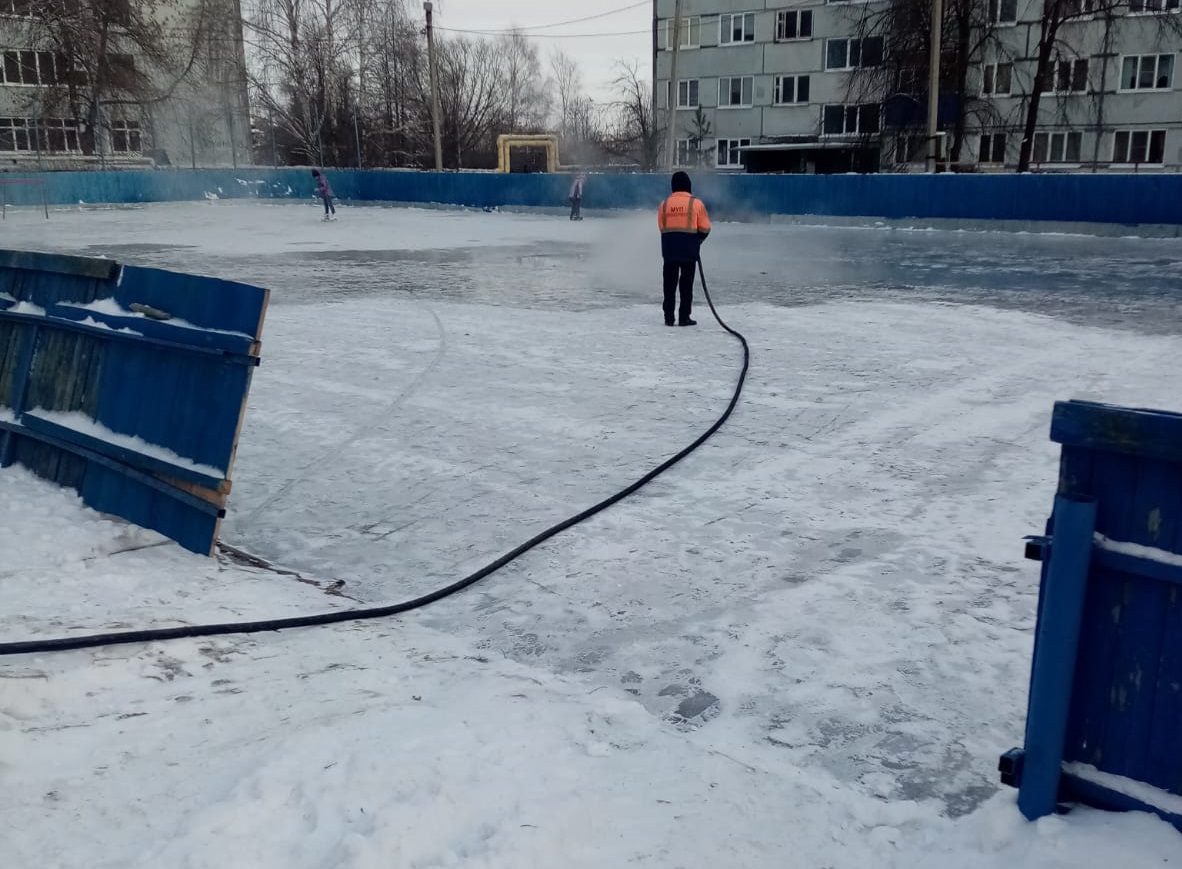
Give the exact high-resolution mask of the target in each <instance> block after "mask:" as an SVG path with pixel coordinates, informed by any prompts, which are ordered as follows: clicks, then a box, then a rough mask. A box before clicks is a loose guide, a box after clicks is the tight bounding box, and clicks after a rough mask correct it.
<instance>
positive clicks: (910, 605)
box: [0, 201, 1182, 869]
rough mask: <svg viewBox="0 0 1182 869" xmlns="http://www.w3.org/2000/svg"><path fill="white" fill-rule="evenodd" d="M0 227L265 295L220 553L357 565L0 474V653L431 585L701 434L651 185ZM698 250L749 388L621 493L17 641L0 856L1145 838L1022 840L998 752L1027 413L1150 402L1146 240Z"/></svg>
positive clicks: (1022, 695) (658, 855)
mask: <svg viewBox="0 0 1182 869" xmlns="http://www.w3.org/2000/svg"><path fill="white" fill-rule="evenodd" d="M3 231H4V233H5V234H6V235H7V239H6V241H5V246H8V247H13V248H22V249H42V250H56V251H65V252H71V253H82V254H87V255H102V256H108V257H111V258H115V259H118V260H120V261H123V262H128V263H135V264H141V265H150V266H159V267H164V268H175V269H180V270H185V271H193V272H199V273H203V274H211V275H217V276H219V277H225V278H232V279H236V280H243V281H247V282H250V283H255V284H258V285H261V286H267V287H269V288H270V289H271V290H272V299H271V308H270V311H269V313H268V317H267V323H266V326H265V329H264V347H263V365H262V366H261V367H260V368H259V369H258V371H257V373H256V375H255V380H254V385H253V388H252V392H251V399H250V404H249V408H248V412H247V419H246V424H245V426H244V429H243V432H242V438H241V443H240V447H239V451H238V459H237V465H236V467H235V470H234V475H233V476H234V492H233V496H232V499H231V507H230V515H229V516H228V518H227V521H226V523H225V524H224V526H223V538H224V539H226V540H227V541H229V542H231V543H234V544H236V545H238V546H240V547H242V548H244V549H247V550H249V551H251V552H254V553H257V554H259V555H261V556H265V557H266V558H269V559H272V560H274V561H275V562H277V563H280V564H282V565H285V566H287V567H290V568H293V569H295V570H298V571H300V572H301V573H302V574H303V575H304V576H305V577H306V578H309V579H312V580H315V581H317V582H319V583H320V584H321V586H323V587H327V586H328V585H329V584H330V583H332V582H333V581H336V580H343V581H344V585H343V587H342V588H340V589H339V591H340V592H341V593H343V594H344V595H346V597H341V596H340V594H333V595H325V594H324V593H323V592H322V590H321V589H319V588H317V586H316V585H312V584H310V583H299V582H295V581H293V580H292V579H291V578H290V577H286V578H285V577H276V576H273V575H270V574H267V573H264V572H260V571H247V570H244V569H242V568H238V567H235V566H233V565H231V564H227V563H224V562H219V561H217V560H209V559H200V558H197V557H193V556H189V555H187V554H185V553H182V552H179V551H178V550H176V548H175V547H172V546H170V545H157V546H152V547H150V548H146V549H135V547H136V546H141V545H143V544H145V543H154V542H158V541H156V540H154V538H153V535H151V534H148V533H146V532H142V531H138V530H136V529H129V528H127V527H125V526H121V525H120V524H118V523H114V522H111V521H108V520H105V519H102V518H101V517H98V516H96V515H95V514H93V513H90V512H89V511H85V510H84V509H83V508H81V507H80V506H79V505H78V503H77V500H76V499H75V498H73V497H72V496H70V495H69V494H68V493H63V492H58V491H56V490H54V489H52V488H50V487H48V486H47V485H45V484H43V483H40V482H39V481H35V480H33V479H32V478H31V477H29V476H28V475H27V474H26V473H25V472H23V471H22V470H20V469H9V470H6V471H2V472H0V492H5V491H7V492H11V493H12V494H11V496H6V497H3V498H0V536H3V537H6V538H7V539H3V540H0V543H2V545H0V593H2V594H3V595H4V597H5V600H6V601H8V602H9V606H7V607H5V612H4V613H3V614H2V615H0V625H2V627H3V635H4V637H5V638H6V639H25V638H28V637H32V636H57V635H61V634H66V633H73V632H90V631H95V630H100V629H104V630H106V629H117V628H119V627H130V626H137V627H138V626H146V625H150V624H161V625H163V624H175V623H177V622H186V621H187V622H200V621H207V620H217V621H225V620H232V619H238V618H241V619H247V618H250V619H254V618H263V617H266V616H271V615H276V616H277V615H288V614H292V613H296V612H308V611H319V610H322V609H328V608H333V607H341V606H352V605H357V603H358V602H364V603H378V602H388V601H395V600H401V599H405V598H408V597H412V596H415V595H417V594H420V593H423V592H426V591H429V590H431V589H434V588H436V587H439V586H441V585H445V584H447V583H448V582H450V581H452V580H454V579H456V578H458V577H460V576H462V575H464V574H466V573H468V572H470V571H471V570H473V569H475V568H477V567H479V566H481V565H483V564H484V563H486V562H488V561H491V560H492V559H493V558H494V557H496V556H498V555H500V554H501V553H502V552H505V551H507V550H509V549H511V548H512V547H513V546H515V545H516V544H518V543H519V542H521V541H523V540H525V539H527V538H528V537H531V536H532V535H534V534H535V533H537V532H538V531H540V530H541V529H543V528H545V527H546V526H548V525H550V524H552V523H554V522H556V521H558V520H560V519H563V518H565V517H566V516H567V515H570V514H572V513H575V512H577V511H578V510H581V509H582V508H584V507H586V506H588V505H589V504H591V503H593V502H595V501H598V500H599V499H601V498H603V497H606V496H607V495H610V494H611V493H613V492H614V491H616V490H617V489H620V488H622V487H623V486H625V485H627V484H628V483H630V482H631V481H632V480H633V479H635V478H637V477H639V476H640V475H641V474H643V473H644V472H645V471H647V470H648V469H649V468H650V467H652V466H654V465H656V464H657V463H658V462H660V461H661V460H662V459H663V458H665V457H666V456H668V455H670V454H672V453H674V452H676V451H677V450H679V449H680V448H681V447H682V446H684V445H685V444H687V443H689V442H690V441H691V440H693V439H694V437H696V436H697V435H698V433H700V432H701V431H702V430H704V429H705V428H706V427H707V426H708V425H709V424H710V423H711V422H712V421H713V420H714V419H715V418H716V417H717V415H718V414H719V413H721V411H722V409H723V407H724V406H725V404H726V401H727V400H728V398H729V395H730V392H731V390H732V389H733V386H734V381H735V377H736V375H737V373H738V368H739V364H740V361H741V355H740V348H739V345H738V343H737V342H736V341H735V340H734V339H733V338H731V337H730V336H728V335H727V334H725V333H724V332H723V331H722V330H721V329H719V328H718V326H717V325H716V324H715V323H714V322H713V320H712V319H711V318H710V316H709V311H708V310H707V309H706V307H705V306H704V305H703V304H700V303H701V294H700V290H699V293H698V296H697V299H698V302H699V305H698V307H697V308H696V310H695V316H696V318H697V319H698V321H699V326H698V327H697V328H696V329H667V328H665V327H664V326H663V325H662V324H661V313H660V308H659V286H658V281H659V268H660V262H659V252H658V237H657V234H656V228H655V221H654V219H653V218H652V217H651V216H650V215H647V214H643V215H642V214H621V215H613V216H597V215H594V214H592V215H590V216H589V217H588V219H587V220H585V221H584V222H582V223H571V222H569V221H567V220H566V219H565V218H564V217H560V216H557V217H556V216H552V215H543V214H508V213H497V212H492V213H489V212H480V211H456V210H452V211H448V210H430V209H393V208H361V207H358V208H347V207H346V208H342V209H340V219H339V220H338V221H337V222H335V223H331V224H323V223H321V222H319V220H318V218H317V212H316V210H315V209H314V208H313V207H311V206H303V205H264V204H259V203H245V202H226V201H218V202H207V203H200V204H175V205H159V206H150V207H146V208H129V209H90V208H86V209H79V210H69V211H57V212H54V213H53V214H52V217H51V219H50V220H49V221H45V220H43V219H40V220H37V219H34V215H33V213H32V212H23V211H19V212H16V213H12V212H10V214H9V219H8V220H7V221H5V224H4V226H3ZM703 258H704V261H705V266H706V270H707V277H708V280H709V281H710V286H711V289H712V292H713V295H714V299H715V302H716V303H717V304H718V305H719V308H720V312H721V313H722V315H723V316H724V318H726V320H727V321H728V322H729V323H730V324H731V325H733V326H734V327H735V328H737V329H739V330H740V331H742V332H743V333H744V334H745V335H746V336H747V338H748V340H749V341H750V343H751V349H752V361H751V374H750V377H749V380H748V383H747V388H746V391H745V393H744V397H743V400H742V401H741V402H740V404H739V407H738V409H737V410H736V412H735V415H734V416H733V417H732V419H731V420H730V422H728V424H727V425H726V427H724V428H723V429H722V431H721V432H720V433H719V434H718V435H717V436H716V437H715V438H713V439H712V440H711V441H709V442H708V443H707V444H706V445H705V446H704V447H703V448H702V449H701V450H699V451H698V452H697V453H695V454H694V455H693V456H691V457H690V458H689V459H687V460H686V461H685V462H683V463H682V464H680V465H678V466H677V467H676V468H674V469H673V470H671V471H670V472H669V473H668V474H667V475H665V476H663V477H661V478H660V479H658V480H657V481H656V482H654V483H653V484H651V485H650V486H649V487H648V488H646V489H645V490H643V491H642V492H641V493H639V494H638V495H636V496H635V497H633V498H631V499H629V500H628V501H625V502H623V503H622V504H620V505H618V506H616V507H614V508H612V509H611V510H609V511H608V512H606V513H604V514H601V515H600V516H598V517H596V518H594V519H592V520H591V521H589V522H587V523H585V524H583V525H580V526H578V527H576V528H574V529H572V530H571V531H569V532H566V533H564V534H563V535H561V536H559V537H557V538H555V539H553V540H551V541H549V542H548V543H547V544H545V545H543V546H542V547H540V548H539V549H537V550H535V551H534V552H532V553H530V554H528V555H527V556H525V557H523V558H522V559H520V560H519V561H517V562H515V563H514V564H512V565H510V566H509V567H507V568H505V569H504V570H502V571H501V572H499V573H498V574H495V575H494V576H492V577H490V578H488V579H486V580H484V581H483V582H482V583H481V584H479V585H478V586H476V587H475V588H473V589H471V590H469V591H468V592H466V593H464V594H461V595H459V596H456V597H454V598H451V599H448V600H446V601H443V602H440V603H438V604H435V605H433V606H432V607H430V608H428V609H426V610H423V611H420V612H418V613H416V614H413V615H410V616H406V617H403V618H401V619H396V620H390V621H386V622H378V623H366V624H354V625H345V626H340V627H335V628H326V629H320V630H312V631H301V632H292V633H287V634H283V635H278V636H273V635H261V636H251V637H236V638H235V637H232V638H227V639H225V640H219V641H216V642H198V641H186V642H180V643H174V644H168V645H161V646H154V647H127V648H117V649H111V650H98V651H95V652H75V653H68V654H63V655H58V656H54V657H36V658H28V659H19V660H14V661H11V662H5V664H4V666H5V668H7V672H5V671H4V670H0V771H2V772H3V773H4V775H5V778H6V779H7V780H8V782H9V785H8V786H7V787H6V788H4V789H3V790H2V791H0V813H3V815H4V816H5V817H6V818H9V817H11V818H13V819H14V821H13V822H12V829H13V830H15V833H14V834H13V835H6V836H5V837H4V838H3V840H2V841H0V863H2V864H4V865H11V866H32V865H34V864H36V865H39V866H45V865H61V866H74V865H80V864H79V863H78V860H79V859H82V858H83V857H84V856H85V858H86V862H87V865H91V866H112V867H114V866H121V867H122V866H141V865H142V866H159V865H169V866H214V865H218V866H244V867H245V866H252V867H271V866H275V867H281V866H282V867H304V866H307V867H320V866H334V867H335V866H340V867H370V866H374V867H377V866H416V867H427V866H490V867H492V866H496V867H502V866H503V867H524V866H539V867H543V866H544V867H550V866H554V865H556V864H561V865H565V866H572V867H573V866H580V867H581V866H587V867H605V866H624V865H632V864H635V865H646V866H654V867H657V866H660V867H675V866H701V865H714V866H727V867H740V866H742V867H748V866H750V867H764V866H767V867H796V866H799V867H867V866H884V867H895V866H898V867H919V866H922V867H927V866H931V867H945V866H949V865H961V866H965V867H999V869H1000V867H1009V866H1013V865H1019V866H1023V867H1027V866H1028V867H1036V869H1042V867H1058V866H1063V867H1067V866H1096V867H1101V866H1104V867H1108V866H1112V865H1117V864H1118V863H1119V864H1122V865H1137V866H1150V865H1166V863H1167V862H1171V863H1172V862H1173V861H1174V860H1176V859H1177V855H1178V854H1180V853H1182V838H1180V837H1179V836H1178V835H1177V833H1175V832H1174V831H1173V830H1172V829H1170V828H1169V827H1167V826H1166V825H1164V824H1162V823H1160V822H1157V821H1156V820H1154V819H1150V818H1146V817H1143V816H1109V815H1104V814H1101V813H1096V812H1090V811H1086V810H1080V811H1077V812H1074V813H1072V814H1071V815H1068V816H1066V817H1064V818H1051V819H1046V820H1044V821H1042V822H1039V823H1038V824H1035V825H1028V824H1026V823H1025V822H1023V821H1022V820H1021V819H1020V816H1019V815H1018V813H1017V810H1016V808H1015V807H1014V805H1013V793H1012V792H1010V791H1004V792H1001V791H999V790H998V785H997V776H996V773H995V767H996V761H997V755H998V754H999V753H1000V752H1002V751H1004V750H1005V749H1007V748H1010V747H1011V746H1014V745H1020V744H1021V742H1022V726H1023V720H1024V713H1025V699H1026V687H1027V678H1028V668H1029V658H1030V648H1031V642H1032V634H1031V631H1032V628H1033V618H1034V609H1035V604H1036V596H1037V565H1034V564H1032V563H1030V562H1026V561H1023V560H1022V537H1023V535H1026V534H1031V533H1039V532H1040V531H1041V530H1042V525H1043V522H1044V521H1045V518H1046V516H1047V514H1048V512H1049V509H1050V506H1051V500H1052V497H1053V493H1054V487H1055V479H1056V473H1057V465H1056V461H1057V448H1056V446H1055V445H1054V444H1052V443H1050V442H1049V441H1048V439H1047V431H1048V426H1049V419H1050V410H1051V406H1052V404H1053V402H1054V401H1055V400H1059V399H1066V398H1086V399H1093V400H1100V401H1109V402H1113V403H1118V404H1127V405H1136V406H1152V407H1160V408H1164V409H1171V410H1179V409H1182V385H1180V382H1179V380H1178V373H1177V372H1178V359H1179V358H1180V357H1182V242H1180V241H1177V240H1148V239H1145V240H1143V239H1135V238H1096V237H1088V236H1082V235H1080V236H1070V235H1059V236H1039V235H1020V234H1009V233H998V232H944V231H930V230H904V229H897V228H896V229H891V228H884V227H878V228H875V227H867V228H832V227H828V228H826V227H806V226H787V225H754V224H732V223H717V224H716V227H715V231H714V233H713V234H712V236H711V238H710V240H709V241H708V243H707V245H706V247H705V248H704V251H703ZM121 550H131V551H121ZM96 837H97V838H96ZM100 840H101V845H100V846H99V849H98V852H99V853H98V854H97V855H96V851H95V846H94V842H95V841H100ZM54 859H57V860H58V861H59V862H58V863H56V864H55V863H54V862H53V860H54Z"/></svg>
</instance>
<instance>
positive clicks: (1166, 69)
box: [1120, 54, 1174, 91]
mask: <svg viewBox="0 0 1182 869" xmlns="http://www.w3.org/2000/svg"><path fill="white" fill-rule="evenodd" d="M1173 83H1174V55H1172V54H1134V55H1130V56H1128V57H1125V58H1123V59H1122V60H1121V71H1120V88H1121V90H1126V91H1132V90H1168V89H1169V88H1170V87H1172V86H1173Z"/></svg>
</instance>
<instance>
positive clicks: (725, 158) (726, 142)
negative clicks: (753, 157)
mask: <svg viewBox="0 0 1182 869" xmlns="http://www.w3.org/2000/svg"><path fill="white" fill-rule="evenodd" d="M750 144H751V140H750V139H719V140H718V160H717V161H716V163H715V165H716V166H718V168H720V169H725V168H727V167H733V166H743V165H745V164H746V162H747V156H746V155H745V154H744V153H743V152H742V151H740V150H739V149H740V148H746V147H748V146H749V145H750Z"/></svg>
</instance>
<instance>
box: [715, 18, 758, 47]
mask: <svg viewBox="0 0 1182 869" xmlns="http://www.w3.org/2000/svg"><path fill="white" fill-rule="evenodd" d="M718 27H719V30H718V44H719V45H738V44H741V43H744V42H754V41H755V13H754V12H736V13H734V14H733V15H732V14H727V15H719V16H718Z"/></svg>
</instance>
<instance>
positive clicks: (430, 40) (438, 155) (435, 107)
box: [423, 0, 680, 172]
mask: <svg viewBox="0 0 1182 869" xmlns="http://www.w3.org/2000/svg"><path fill="white" fill-rule="evenodd" d="M678 2H680V0H678ZM431 9H432V5H431V0H427V2H425V3H424V4H423V11H424V12H426V13H427V72H428V74H429V76H430V78H431V126H432V127H433V128H434V132H435V171H436V172H442V171H443V145H442V143H441V142H440V140H439V77H438V76H437V75H436V74H435V34H434V32H433V30H432V27H431Z"/></svg>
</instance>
